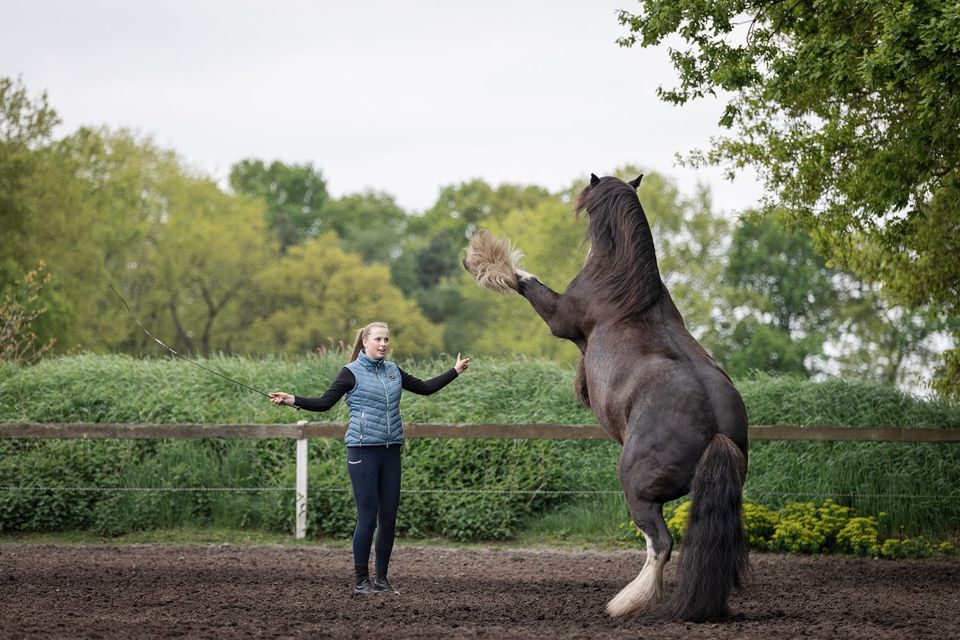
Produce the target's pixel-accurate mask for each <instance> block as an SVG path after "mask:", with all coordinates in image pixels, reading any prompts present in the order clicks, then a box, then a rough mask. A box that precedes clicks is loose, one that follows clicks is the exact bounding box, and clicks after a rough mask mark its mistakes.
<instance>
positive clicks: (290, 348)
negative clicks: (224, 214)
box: [242, 233, 441, 357]
mask: <svg viewBox="0 0 960 640" xmlns="http://www.w3.org/2000/svg"><path fill="white" fill-rule="evenodd" d="M244 297H245V300H246V306H248V307H250V308H254V309H256V317H255V319H254V320H253V322H252V323H251V324H250V326H249V328H248V329H246V330H245V331H244V332H243V335H242V344H243V347H244V348H245V349H249V350H251V351H254V352H258V353H272V352H276V351H282V352H284V353H291V354H294V353H311V352H314V351H316V350H318V349H321V350H322V349H339V348H342V347H350V346H352V345H353V343H352V339H353V336H354V335H355V333H356V330H357V329H359V328H360V327H362V326H364V325H365V324H367V323H369V322H372V321H374V320H382V321H385V322H387V323H388V324H389V325H390V332H391V337H392V342H393V344H394V348H395V350H396V353H397V355H398V356H399V357H406V356H416V357H422V356H431V355H435V354H436V353H437V352H438V351H439V350H440V348H441V329H440V328H439V327H436V326H434V325H433V324H431V323H430V322H429V321H428V320H427V319H426V318H424V317H423V314H422V313H420V311H419V309H417V306H416V305H415V304H414V303H413V302H411V301H409V300H407V299H405V298H404V297H403V294H402V293H401V292H400V291H399V290H398V289H397V288H396V287H394V286H392V285H391V284H390V281H389V274H388V271H387V267H386V266H384V265H379V264H375V265H364V264H363V262H362V260H361V259H360V257H359V256H357V255H354V254H350V253H346V252H345V251H344V250H343V249H341V248H340V247H339V246H338V242H337V237H336V236H335V235H334V234H332V233H330V234H326V235H323V236H320V237H319V238H312V239H310V240H307V241H306V242H304V243H303V244H302V245H299V246H296V247H291V248H290V250H289V251H288V252H287V255H285V256H284V257H282V258H281V259H279V260H277V261H275V262H274V263H273V264H271V265H269V266H268V267H266V268H265V269H263V270H261V271H260V273H258V274H257V277H256V278H255V280H254V282H253V283H252V286H251V287H249V289H248V290H247V291H246V294H245V296H244Z"/></svg>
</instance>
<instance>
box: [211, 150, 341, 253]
mask: <svg viewBox="0 0 960 640" xmlns="http://www.w3.org/2000/svg"><path fill="white" fill-rule="evenodd" d="M230 186H231V188H233V190H234V191H235V192H236V193H241V194H244V195H247V196H251V197H254V198H261V199H262V200H263V201H264V202H265V203H266V205H267V209H266V223H267V227H268V228H269V229H270V231H271V232H273V233H274V234H276V238H277V240H278V241H279V242H280V249H281V251H284V252H285V251H286V250H287V249H288V248H289V247H291V246H293V245H295V244H299V243H301V242H303V241H304V240H305V239H307V238H310V237H313V236H315V235H317V234H319V233H322V232H324V231H327V229H325V228H322V225H321V220H320V211H321V210H322V209H323V206H324V204H325V203H326V202H327V200H328V195H327V183H326V181H325V180H324V179H323V175H322V174H321V173H320V171H319V169H314V168H313V165H312V164H310V163H307V164H293V165H288V164H284V163H283V162H280V161H279V160H275V161H273V162H271V163H270V165H269V166H268V165H266V164H265V163H264V162H263V160H254V159H247V160H241V161H240V162H238V163H236V164H234V165H233V167H231V168H230Z"/></svg>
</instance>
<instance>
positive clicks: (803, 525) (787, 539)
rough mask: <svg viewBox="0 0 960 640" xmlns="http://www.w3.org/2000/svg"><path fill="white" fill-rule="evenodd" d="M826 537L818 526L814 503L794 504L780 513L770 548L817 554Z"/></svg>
mask: <svg viewBox="0 0 960 640" xmlns="http://www.w3.org/2000/svg"><path fill="white" fill-rule="evenodd" d="M825 541H826V536H825V535H824V534H823V533H822V532H821V531H820V530H819V527H818V526H817V508H816V505H814V504H813V503H812V502H793V503H790V504H788V505H787V506H786V507H784V508H783V511H781V512H780V520H779V521H778V522H777V526H776V527H775V528H774V531H773V535H772V536H771V537H770V548H771V549H777V550H779V551H792V552H807V553H815V552H817V551H820V550H821V549H822V548H823V544H824V542H825Z"/></svg>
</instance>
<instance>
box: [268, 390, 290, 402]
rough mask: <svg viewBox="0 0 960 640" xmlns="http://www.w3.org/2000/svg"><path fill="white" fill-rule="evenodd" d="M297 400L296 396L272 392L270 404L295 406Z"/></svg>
mask: <svg viewBox="0 0 960 640" xmlns="http://www.w3.org/2000/svg"><path fill="white" fill-rule="evenodd" d="M295 399H296V398H295V397H294V396H292V395H290V394H289V393H284V392H283V391H271V392H270V402H272V403H274V404H293V401H294V400H295Z"/></svg>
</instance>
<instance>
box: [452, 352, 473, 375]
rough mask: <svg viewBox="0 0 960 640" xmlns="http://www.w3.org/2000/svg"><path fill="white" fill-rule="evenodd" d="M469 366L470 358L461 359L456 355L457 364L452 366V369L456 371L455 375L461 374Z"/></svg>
mask: <svg viewBox="0 0 960 640" xmlns="http://www.w3.org/2000/svg"><path fill="white" fill-rule="evenodd" d="M469 366H470V358H461V357H460V354H459V353H458V354H457V364H455V365H453V368H454V369H456V370H457V375H459V374H461V373H463V372H464V371H466V370H467V368H468V367H469Z"/></svg>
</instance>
